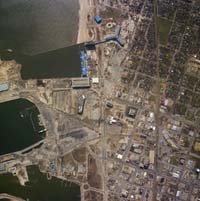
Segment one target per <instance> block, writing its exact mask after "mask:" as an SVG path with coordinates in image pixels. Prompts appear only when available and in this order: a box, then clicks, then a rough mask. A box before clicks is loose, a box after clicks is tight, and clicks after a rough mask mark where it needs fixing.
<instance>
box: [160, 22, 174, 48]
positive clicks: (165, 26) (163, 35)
mask: <svg viewBox="0 0 200 201" xmlns="http://www.w3.org/2000/svg"><path fill="white" fill-rule="evenodd" d="M171 25H172V23H171V22H170V21H168V20H166V19H162V18H158V31H159V40H160V44H162V45H166V44H167V41H168V34H169V31H170V28H171Z"/></svg>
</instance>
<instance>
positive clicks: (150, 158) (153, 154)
mask: <svg viewBox="0 0 200 201" xmlns="http://www.w3.org/2000/svg"><path fill="white" fill-rule="evenodd" d="M154 161H155V151H154V150H150V152H149V162H150V164H154Z"/></svg>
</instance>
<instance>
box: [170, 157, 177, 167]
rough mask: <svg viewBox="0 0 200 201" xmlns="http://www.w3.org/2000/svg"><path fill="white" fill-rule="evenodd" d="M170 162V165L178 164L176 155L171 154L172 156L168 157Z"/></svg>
mask: <svg viewBox="0 0 200 201" xmlns="http://www.w3.org/2000/svg"><path fill="white" fill-rule="evenodd" d="M170 163H171V164H172V165H178V158H177V157H176V156H172V157H171V158H170Z"/></svg>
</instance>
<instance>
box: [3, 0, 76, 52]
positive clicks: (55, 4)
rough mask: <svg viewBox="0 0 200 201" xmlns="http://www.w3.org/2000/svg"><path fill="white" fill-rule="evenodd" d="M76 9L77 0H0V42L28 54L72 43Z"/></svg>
mask: <svg viewBox="0 0 200 201" xmlns="http://www.w3.org/2000/svg"><path fill="white" fill-rule="evenodd" d="M78 11H79V2H78V0H0V44H2V43H3V46H6V45H5V41H7V44H9V46H14V47H15V48H16V49H17V50H18V52H21V53H25V54H31V55H33V54H38V53H41V52H47V51H50V50H54V49H59V48H63V47H66V46H69V45H73V44H75V43H76V38H77V30H78ZM2 41H3V42H2Z"/></svg>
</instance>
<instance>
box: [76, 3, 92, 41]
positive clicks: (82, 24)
mask: <svg viewBox="0 0 200 201" xmlns="http://www.w3.org/2000/svg"><path fill="white" fill-rule="evenodd" d="M79 5H80V9H79V30H78V37H77V43H82V42H85V41H88V40H89V35H88V27H87V24H88V19H87V16H88V14H89V13H90V11H91V9H92V5H91V1H90V0H79Z"/></svg>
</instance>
